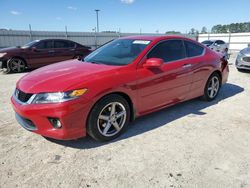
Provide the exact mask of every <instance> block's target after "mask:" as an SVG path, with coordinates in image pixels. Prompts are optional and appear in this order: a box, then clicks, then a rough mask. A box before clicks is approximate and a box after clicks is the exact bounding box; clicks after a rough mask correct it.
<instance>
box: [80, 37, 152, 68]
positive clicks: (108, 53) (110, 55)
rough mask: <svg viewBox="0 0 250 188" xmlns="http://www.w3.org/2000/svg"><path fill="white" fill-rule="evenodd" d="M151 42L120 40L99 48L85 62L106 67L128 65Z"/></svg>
mask: <svg viewBox="0 0 250 188" xmlns="http://www.w3.org/2000/svg"><path fill="white" fill-rule="evenodd" d="M150 42H151V41H149V40H134V39H118V40H114V41H112V42H110V43H108V44H105V45H104V46H102V47H100V48H98V49H97V50H95V51H94V52H92V53H91V54H89V55H88V56H87V57H85V59H84V61H85V62H90V63H96V64H106V65H118V66H119V65H120V66H121V65H128V64H129V63H131V62H132V61H133V60H134V59H135V58H136V57H137V56H138V55H139V54H140V53H141V52H142V51H143V50H144V49H145V48H146V46H147V45H149V43H150Z"/></svg>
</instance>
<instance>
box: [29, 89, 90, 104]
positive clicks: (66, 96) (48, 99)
mask: <svg viewBox="0 0 250 188" xmlns="http://www.w3.org/2000/svg"><path fill="white" fill-rule="evenodd" d="M86 92H87V89H77V90H73V91H67V92H57V93H39V94H37V95H36V96H35V98H34V99H33V101H32V103H33V104H46V103H60V102H65V101H70V100H73V99H76V98H79V97H80V96H82V95H83V94H84V93H86Z"/></svg>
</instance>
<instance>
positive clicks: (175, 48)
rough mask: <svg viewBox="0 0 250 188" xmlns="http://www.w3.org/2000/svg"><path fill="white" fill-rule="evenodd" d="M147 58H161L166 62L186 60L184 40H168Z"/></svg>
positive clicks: (154, 49)
mask: <svg viewBox="0 0 250 188" xmlns="http://www.w3.org/2000/svg"><path fill="white" fill-rule="evenodd" d="M147 58H161V59H163V60H164V62H170V61H176V60H179V59H183V58H185V48H184V46H183V42H182V40H168V41H165V42H162V43H160V44H158V45H157V46H156V47H155V48H153V50H152V51H151V52H150V53H149V54H148V56H147Z"/></svg>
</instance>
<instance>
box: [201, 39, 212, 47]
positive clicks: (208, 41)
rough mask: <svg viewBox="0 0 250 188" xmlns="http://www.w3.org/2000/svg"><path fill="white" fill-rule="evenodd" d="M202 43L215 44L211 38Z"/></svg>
mask: <svg viewBox="0 0 250 188" xmlns="http://www.w3.org/2000/svg"><path fill="white" fill-rule="evenodd" d="M202 44H205V45H208V46H210V45H211V44H213V41H211V40H205V41H203V42H202Z"/></svg>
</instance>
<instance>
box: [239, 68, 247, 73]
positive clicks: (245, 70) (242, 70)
mask: <svg viewBox="0 0 250 188" xmlns="http://www.w3.org/2000/svg"><path fill="white" fill-rule="evenodd" d="M239 72H242V73H250V70H247V69H239Z"/></svg>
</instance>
